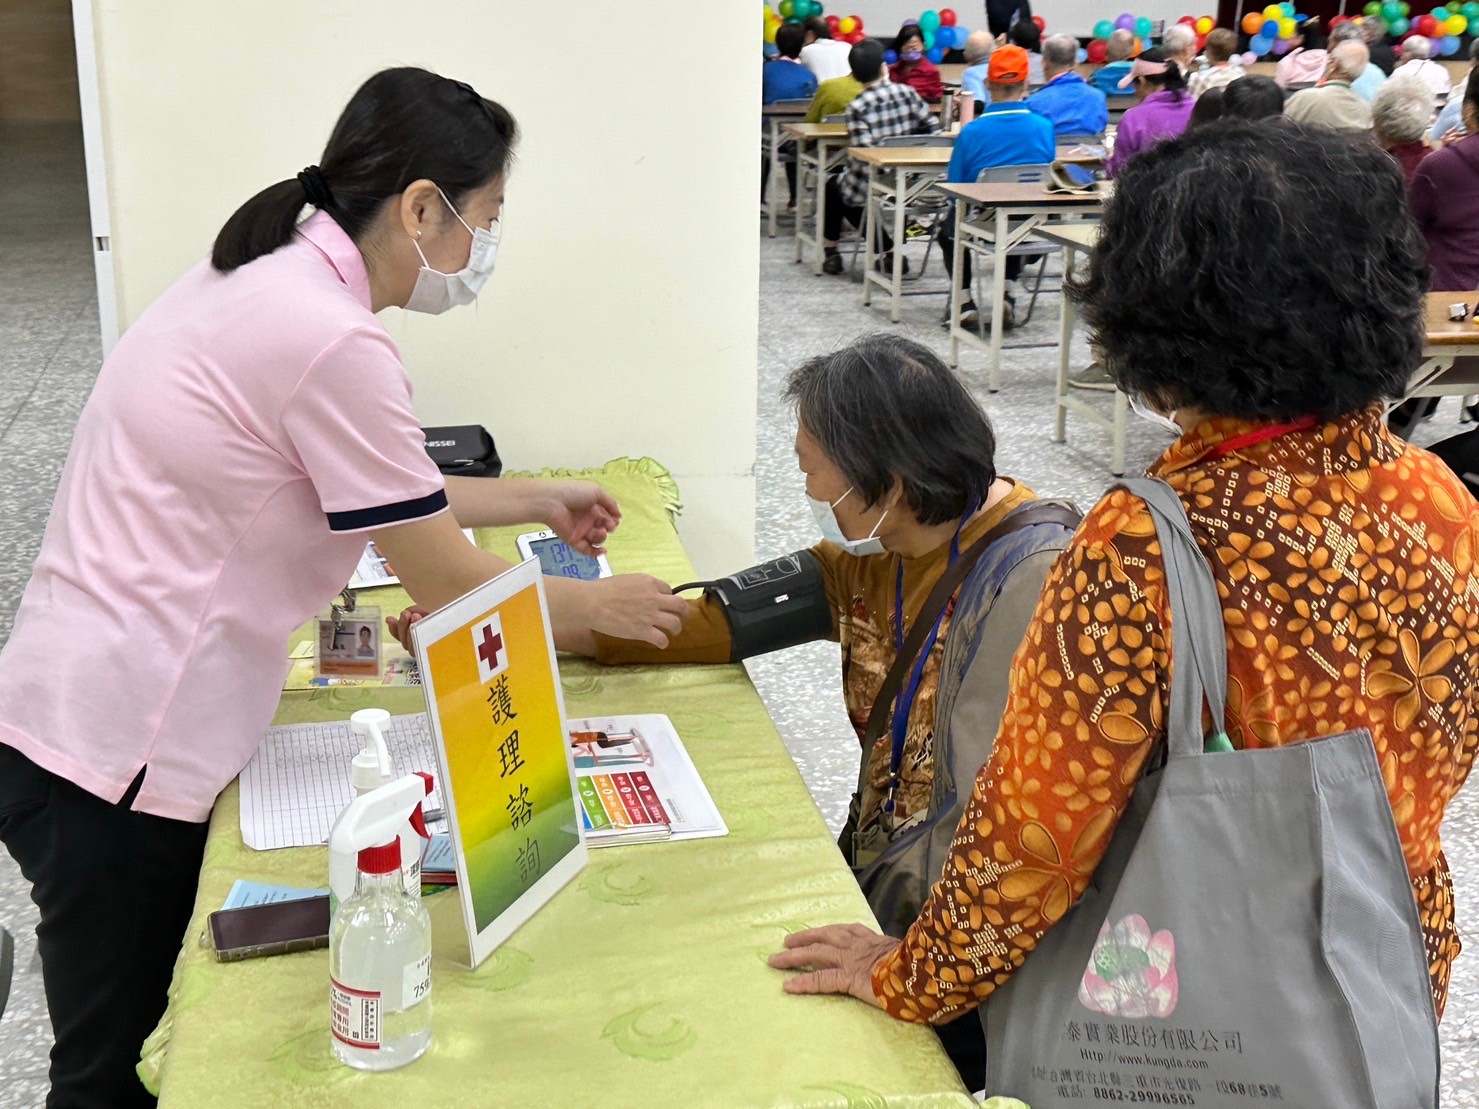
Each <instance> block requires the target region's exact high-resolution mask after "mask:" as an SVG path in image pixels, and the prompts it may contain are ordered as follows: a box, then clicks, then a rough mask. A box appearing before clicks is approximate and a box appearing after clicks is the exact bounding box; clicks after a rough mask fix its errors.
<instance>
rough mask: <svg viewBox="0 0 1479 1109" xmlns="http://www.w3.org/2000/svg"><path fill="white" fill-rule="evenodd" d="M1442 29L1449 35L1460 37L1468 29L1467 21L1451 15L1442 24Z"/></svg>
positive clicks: (1459, 16) (1461, 17)
mask: <svg viewBox="0 0 1479 1109" xmlns="http://www.w3.org/2000/svg"><path fill="white" fill-rule="evenodd" d="M1443 29H1444V30H1445V31H1447V32H1448V33H1449V34H1450V35H1461V34H1463V33H1464V32H1465V31H1467V30H1468V29H1469V21H1468V19H1467V18H1465V17H1464V16H1461V15H1451V16H1449V17H1448V21H1447V22H1446V23H1444V24H1443Z"/></svg>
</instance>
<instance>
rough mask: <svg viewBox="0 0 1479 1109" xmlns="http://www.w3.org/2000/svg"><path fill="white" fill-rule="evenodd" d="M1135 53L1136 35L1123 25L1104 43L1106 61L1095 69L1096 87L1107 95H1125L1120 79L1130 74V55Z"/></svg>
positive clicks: (1094, 81)
mask: <svg viewBox="0 0 1479 1109" xmlns="http://www.w3.org/2000/svg"><path fill="white" fill-rule="evenodd" d="M1133 53H1135V36H1134V35H1132V34H1130V32H1129V31H1126V30H1125V29H1124V28H1123V27H1121V28H1119V29H1118V30H1116V31H1115V32H1114V33H1113V34H1111V35H1110V36H1109V38H1108V39H1107V40H1106V41H1105V43H1104V57H1105V62H1104V64H1103V65H1102V66H1100V67H1099V68H1098V69H1096V70H1095V71H1094V75H1093V77H1091V78H1090V80H1092V81H1093V83H1094V87H1095V88H1096V89H1098V90H1099V91H1100V92H1102V93H1103V94H1104V95H1105V96H1120V97H1123V96H1124V95H1125V90H1124V89H1122V88H1120V81H1122V80H1123V79H1124V78H1126V77H1128V76H1129V75H1130V55H1131V54H1133Z"/></svg>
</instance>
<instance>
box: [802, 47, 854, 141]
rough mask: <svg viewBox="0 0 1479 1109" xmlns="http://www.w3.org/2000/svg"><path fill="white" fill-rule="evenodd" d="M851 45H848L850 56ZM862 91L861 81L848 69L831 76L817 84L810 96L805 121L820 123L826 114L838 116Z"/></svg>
mask: <svg viewBox="0 0 1479 1109" xmlns="http://www.w3.org/2000/svg"><path fill="white" fill-rule="evenodd" d="M852 51H853V47H848V54H849V56H851V54H852ZM862 91H863V85H862V83H861V82H860V81H859V80H858V79H857V78H856V77H854V76H853V75H852V71H851V70H849V71H848V72H847V73H846V74H845V75H844V76H842V77H833V78H831V79H830V80H827V81H823V82H822V83H821V84H820V85H818V86H817V94H816V95H815V96H813V97H812V98H811V107H809V108H807V109H806V122H807V123H821V122H823V121H824V120H826V118H827V117H828V116H840V115H842V114H843V113H845V112H846V111H847V106H848V105H849V104H851V103H852V102H853V101H854V100H855V99H857V95H858V93H860V92H862Z"/></svg>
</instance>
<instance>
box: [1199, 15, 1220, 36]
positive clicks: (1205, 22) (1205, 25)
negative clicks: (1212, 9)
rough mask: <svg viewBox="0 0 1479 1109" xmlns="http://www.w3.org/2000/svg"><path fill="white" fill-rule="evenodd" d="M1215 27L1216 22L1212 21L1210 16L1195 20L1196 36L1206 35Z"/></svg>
mask: <svg viewBox="0 0 1479 1109" xmlns="http://www.w3.org/2000/svg"><path fill="white" fill-rule="evenodd" d="M1216 26H1217V21H1216V20H1215V19H1213V18H1212V17H1211V16H1210V15H1204V16H1202V17H1201V18H1200V19H1198V20H1197V34H1199V35H1205V34H1208V33H1209V32H1210V31H1211V30H1212V28H1213V27H1216Z"/></svg>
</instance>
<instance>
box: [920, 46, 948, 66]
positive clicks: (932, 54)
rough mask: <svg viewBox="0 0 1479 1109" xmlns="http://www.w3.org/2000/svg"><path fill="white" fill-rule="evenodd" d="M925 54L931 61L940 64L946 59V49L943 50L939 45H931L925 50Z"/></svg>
mask: <svg viewBox="0 0 1479 1109" xmlns="http://www.w3.org/2000/svg"><path fill="white" fill-rule="evenodd" d="M924 56H925V57H926V58H928V59H929V60H930V61H932V62H934V63H935V64H936V65H939V64H940V63H941V62H943V61H944V60H945V51H943V50H941V49H940V48H939V47H938V46H931V47H930V48H929V49H928V50H927V51H925V55H924Z"/></svg>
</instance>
